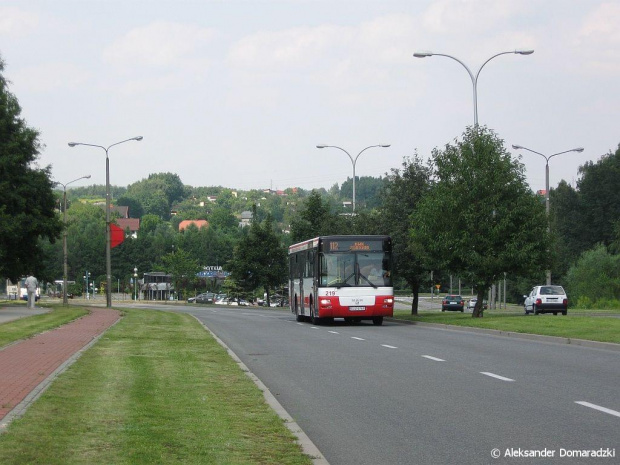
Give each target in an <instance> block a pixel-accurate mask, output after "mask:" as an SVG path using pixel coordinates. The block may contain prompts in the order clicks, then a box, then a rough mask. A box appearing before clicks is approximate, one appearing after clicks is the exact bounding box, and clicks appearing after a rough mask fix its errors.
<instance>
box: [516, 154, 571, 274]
mask: <svg viewBox="0 0 620 465" xmlns="http://www.w3.org/2000/svg"><path fill="white" fill-rule="evenodd" d="M512 148H513V149H515V150H527V151H528V152H532V153H535V154H537V155H540V156H541V157H543V158H544V159H545V209H546V211H547V232H550V231H551V226H550V224H549V160H551V159H552V158H553V157H555V156H557V155H562V154H563V153H568V152H583V147H578V148H576V149H570V150H565V151H564V152H558V153H554V154H553V155H549V156H547V155H543V154H542V153H540V152H537V151H536V150H532V149H528V148H527V147H523V146H522V145H515V144H513V145H512ZM550 284H551V270H547V285H550Z"/></svg>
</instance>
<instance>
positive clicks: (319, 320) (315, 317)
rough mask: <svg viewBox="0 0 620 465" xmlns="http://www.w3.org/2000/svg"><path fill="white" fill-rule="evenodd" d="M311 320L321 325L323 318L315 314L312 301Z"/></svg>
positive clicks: (314, 323)
mask: <svg viewBox="0 0 620 465" xmlns="http://www.w3.org/2000/svg"><path fill="white" fill-rule="evenodd" d="M310 321H311V322H312V324H313V325H320V324H321V319H320V318H318V317H317V316H316V315H315V314H314V303H313V302H310Z"/></svg>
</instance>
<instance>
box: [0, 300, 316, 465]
mask: <svg viewBox="0 0 620 465" xmlns="http://www.w3.org/2000/svg"><path fill="white" fill-rule="evenodd" d="M0 463H7V464H22V463H45V464H83V463H88V464H110V463H114V464H136V463H145V464H150V463H183V464H192V463H195V464H222V463H226V464H242V463H243V464H274V463H278V464H309V463H311V460H310V458H309V457H308V456H306V455H304V454H303V453H302V451H301V447H300V446H299V445H298V444H297V443H296V442H295V438H294V436H293V435H292V433H290V431H289V430H288V429H287V428H286V426H285V425H284V423H283V421H282V420H281V419H280V418H279V417H278V416H277V415H276V414H275V413H274V412H273V410H272V409H271V408H270V407H269V406H268V405H267V404H266V402H265V401H264V398H263V395H262V392H261V391H260V390H259V389H258V388H257V387H256V386H255V385H254V384H253V383H252V381H251V380H250V379H249V378H248V377H247V376H246V375H245V374H244V373H243V372H242V371H241V370H240V368H239V367H238V365H237V364H236V363H235V362H234V361H233V360H232V359H231V358H230V357H229V355H228V353H227V352H226V351H225V350H224V349H223V348H222V347H221V346H220V345H219V344H218V343H217V342H216V341H215V340H214V339H213V338H212V337H211V335H210V334H209V333H208V332H206V331H205V330H204V328H203V327H202V326H201V325H200V324H199V323H198V322H197V321H196V320H195V319H194V318H193V317H191V316H189V315H186V314H177V313H168V312H162V311H152V310H126V311H125V312H124V316H123V318H122V320H121V321H120V322H119V323H118V324H117V325H115V326H114V327H112V328H110V329H109V330H108V331H107V332H106V333H105V334H104V335H103V337H102V338H101V339H100V340H99V341H98V342H97V343H96V344H95V345H94V346H93V347H91V348H90V349H89V350H88V351H86V352H85V353H84V354H83V355H82V357H81V358H80V359H79V360H78V361H77V362H76V363H75V364H74V365H72V366H71V367H70V368H69V369H68V370H67V371H66V372H65V373H64V374H62V375H61V376H60V377H59V378H58V379H57V380H56V381H55V382H54V383H53V384H52V385H51V386H50V388H49V389H48V390H47V391H46V392H45V393H44V394H43V395H42V396H41V398H39V399H38V400H37V401H36V402H35V403H34V404H33V405H32V406H31V407H30V408H29V410H28V411H27V412H26V414H25V415H24V417H22V418H21V419H18V420H16V421H14V422H13V423H12V424H11V425H10V427H9V428H8V430H7V432H6V433H5V434H2V435H0Z"/></svg>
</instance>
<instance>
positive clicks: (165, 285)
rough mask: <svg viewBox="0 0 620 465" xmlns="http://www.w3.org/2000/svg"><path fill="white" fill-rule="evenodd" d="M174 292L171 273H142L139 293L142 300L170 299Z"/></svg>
mask: <svg viewBox="0 0 620 465" xmlns="http://www.w3.org/2000/svg"><path fill="white" fill-rule="evenodd" d="M172 292H174V286H173V284H172V275H171V274H166V273H164V272H162V271H154V272H151V273H144V279H142V285H141V286H140V293H141V294H142V299H144V300H170V297H171V295H172Z"/></svg>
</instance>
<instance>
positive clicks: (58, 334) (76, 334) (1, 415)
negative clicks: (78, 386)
mask: <svg viewBox="0 0 620 465" xmlns="http://www.w3.org/2000/svg"><path fill="white" fill-rule="evenodd" d="M119 318H120V312H119V311H118V310H113V309H100V308H93V309H91V313H90V314H89V315H86V316H84V317H82V318H79V319H77V320H75V321H73V322H71V323H68V324H66V325H64V326H61V327H59V328H56V329H54V330H51V331H47V332H45V333H42V334H39V335H37V336H35V337H32V338H30V339H26V340H24V341H21V342H18V343H16V344H12V345H9V346H7V347H5V348H4V349H0V431H1V430H2V428H4V427H6V424H7V423H8V422H9V421H10V420H11V419H12V418H13V417H15V416H18V415H20V414H21V413H22V412H23V411H24V410H25V409H26V408H27V407H28V405H30V403H31V402H32V401H34V400H35V399H36V398H37V397H38V395H39V394H40V393H41V392H42V391H43V390H44V389H45V388H46V387H47V386H48V385H49V384H50V383H51V382H52V381H53V380H54V378H55V377H56V376H57V375H58V374H59V373H60V372H62V371H63V370H64V369H65V368H66V367H67V366H68V365H69V364H70V363H72V362H73V361H74V360H75V359H77V357H78V356H79V354H80V351H81V350H82V349H84V348H86V347H87V346H89V345H91V344H92V343H94V342H95V340H96V339H97V338H98V337H99V336H101V334H103V332H104V331H105V330H106V329H108V328H109V327H110V326H112V325H113V324H114V323H115V322H117V321H118V320H119Z"/></svg>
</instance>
